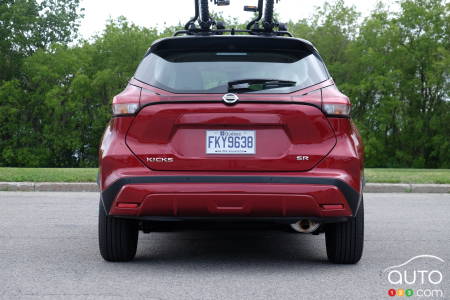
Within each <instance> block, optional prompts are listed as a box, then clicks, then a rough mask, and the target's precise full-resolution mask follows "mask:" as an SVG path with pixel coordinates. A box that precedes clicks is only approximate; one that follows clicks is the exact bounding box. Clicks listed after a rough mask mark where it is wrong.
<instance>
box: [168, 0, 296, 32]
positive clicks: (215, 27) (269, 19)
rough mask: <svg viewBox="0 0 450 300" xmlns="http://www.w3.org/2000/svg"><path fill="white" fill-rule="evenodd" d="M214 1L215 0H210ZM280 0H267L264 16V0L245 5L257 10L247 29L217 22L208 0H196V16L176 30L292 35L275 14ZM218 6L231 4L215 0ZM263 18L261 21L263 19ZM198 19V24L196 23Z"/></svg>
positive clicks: (247, 8) (246, 8)
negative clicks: (253, 4) (181, 28)
mask: <svg viewBox="0 0 450 300" xmlns="http://www.w3.org/2000/svg"><path fill="white" fill-rule="evenodd" d="M210 1H213V0H210ZM275 1H276V2H277V3H278V1H279V0H266V6H265V12H264V18H263V8H264V0H258V6H245V7H244V10H245V11H251V12H257V13H258V15H257V16H256V18H255V19H253V20H251V21H250V22H249V23H248V24H247V29H235V28H231V29H227V28H226V27H225V24H224V23H223V22H216V21H215V20H213V19H212V18H211V16H210V14H209V5H208V0H194V5H195V16H194V17H193V18H192V19H190V20H189V21H188V22H187V23H186V25H185V26H184V30H179V31H177V32H175V34H174V36H177V35H183V34H184V35H203V36H209V35H223V34H226V33H229V34H231V35H235V34H242V33H247V34H250V35H264V36H290V37H293V35H292V34H291V33H290V32H289V31H288V30H287V26H286V25H285V24H283V23H278V22H277V21H276V20H275V19H274V16H273V11H274V3H275ZM214 3H215V4H216V5H218V6H224V5H229V4H230V1H229V0H214ZM262 18H263V20H262V21H261V19H262ZM197 21H198V25H199V26H196V25H195V23H196V22H197Z"/></svg>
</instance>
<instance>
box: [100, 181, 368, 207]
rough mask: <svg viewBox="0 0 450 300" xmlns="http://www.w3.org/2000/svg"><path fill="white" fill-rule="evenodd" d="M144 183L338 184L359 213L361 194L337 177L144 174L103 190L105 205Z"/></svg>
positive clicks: (107, 205)
mask: <svg viewBox="0 0 450 300" xmlns="http://www.w3.org/2000/svg"><path fill="white" fill-rule="evenodd" d="M142 183H267V184H277V183H283V184H322V185H332V186H336V187H337V188H338V189H339V190H340V191H341V192H342V194H343V195H344V197H345V199H346V200H347V203H348V205H349V206H350V208H351V210H352V215H353V216H356V214H357V213H358V208H359V203H360V201H361V196H362V195H361V194H360V193H359V192H357V191H355V190H354V189H353V188H352V187H351V186H349V185H348V184H347V183H345V182H344V181H342V180H339V179H335V178H316V177H293V176H289V177H288V176H144V177H124V178H121V179H119V180H117V181H116V182H114V183H113V184H111V185H110V186H109V187H108V188H107V189H105V190H104V191H102V192H101V199H102V202H103V206H104V207H105V210H106V211H107V212H109V211H110V209H111V206H112V203H113V202H114V199H115V198H116V196H117V194H118V193H119V191H120V189H121V188H122V187H123V186H125V185H127V184H142Z"/></svg>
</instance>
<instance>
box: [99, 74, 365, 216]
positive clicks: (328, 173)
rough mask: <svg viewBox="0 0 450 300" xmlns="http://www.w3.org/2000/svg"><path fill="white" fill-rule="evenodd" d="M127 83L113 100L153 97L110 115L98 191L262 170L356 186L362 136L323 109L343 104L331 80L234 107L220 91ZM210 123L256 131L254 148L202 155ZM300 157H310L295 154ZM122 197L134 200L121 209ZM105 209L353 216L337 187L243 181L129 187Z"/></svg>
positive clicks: (246, 97) (243, 98)
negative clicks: (153, 179) (132, 111)
mask: <svg viewBox="0 0 450 300" xmlns="http://www.w3.org/2000/svg"><path fill="white" fill-rule="evenodd" d="M131 83H132V84H133V85H134V86H131V85H130V86H129V87H128V88H127V89H126V90H125V91H124V92H123V93H121V94H119V95H118V96H117V97H116V98H115V100H114V101H115V103H132V102H136V101H139V102H140V104H141V105H145V104H152V105H149V106H146V107H144V108H143V109H141V111H140V112H139V113H138V114H137V116H136V117H134V116H127V117H117V118H113V119H112V120H111V122H110V124H109V126H108V128H107V130H106V131H105V134H104V137H103V140H102V145H101V148H100V153H99V160H100V178H99V179H100V187H101V189H102V190H105V189H106V188H107V187H108V186H110V185H111V184H112V183H113V182H115V181H116V180H118V179H120V178H123V177H137V176H170V175H172V176H179V175H185V176H205V175H207V176H214V175H221V176H224V175H236V176H257V175H261V176H298V177H326V178H337V179H340V180H342V181H344V182H346V183H347V184H349V185H350V186H351V187H352V188H353V189H355V190H356V191H358V192H361V187H362V175H363V163H364V158H363V145H362V142H361V137H360V135H359V133H358V131H357V129H356V128H355V126H354V125H353V124H352V122H351V120H350V119H347V118H328V117H326V116H325V115H324V114H323V112H322V111H321V109H320V108H321V107H322V105H323V103H349V100H348V98H347V97H346V96H345V95H343V94H342V93H340V92H339V91H338V90H337V89H336V87H335V86H334V85H333V82H332V81H331V80H328V81H326V82H323V83H321V84H319V85H316V86H313V87H310V88H308V89H305V90H302V91H299V92H296V93H292V94H283V95H277V94H270V95H269V94H268V95H260V94H240V95H239V97H240V102H239V103H238V104H236V105H235V106H226V105H225V104H223V103H222V101H221V97H222V95H219V94H211V95H205V94H202V95H193V94H189V95H179V94H171V93H168V92H166V91H163V90H160V89H156V88H153V87H151V86H148V85H145V84H142V83H140V82H138V81H136V80H132V81H131ZM321 88H322V89H321ZM307 93H309V94H307ZM137 99H139V100H137ZM186 101H187V102H189V103H184V102H186ZM193 101H194V102H195V103H190V102H193ZM249 101H250V102H251V101H258V102H259V103H250V102H249ZM202 102H205V103H202ZM264 102H267V103H264ZM274 102H277V103H274ZM305 103H306V104H308V103H309V104H311V105H306V104H305ZM207 129H250V130H256V134H257V139H256V141H257V145H256V151H257V152H256V155H244V156H243V155H226V156H223V155H213V156H208V155H206V154H205V147H206V146H205V142H206V141H205V131H206V130H207ZM296 156H309V157H310V159H309V160H308V161H297V160H296ZM146 157H170V158H173V159H174V162H173V163H155V162H152V163H148V162H147V161H146ZM119 203H137V204H139V206H138V207H137V208H119V207H118V206H117V204H119ZM321 205H332V206H331V207H326V206H321ZM333 205H338V206H340V205H342V206H343V208H342V209H337V207H338V206H333ZM110 213H111V214H113V215H139V216H152V215H153V216H160V215H167V216H220V215H227V216H229V215H237V216H293V215H301V216H322V217H324V216H348V215H351V211H350V209H349V206H348V204H347V203H346V201H345V199H344V197H343V195H342V194H341V192H340V191H339V190H338V189H337V188H336V187H334V186H324V185H305V184H299V185H296V184H239V183H218V184H200V183H177V184H175V183H170V184H131V185H126V186H124V187H123V188H122V190H121V191H120V193H119V194H118V195H117V197H116V199H115V203H114V205H113V206H112V208H111V211H110Z"/></svg>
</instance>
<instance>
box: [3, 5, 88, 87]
mask: <svg viewBox="0 0 450 300" xmlns="http://www.w3.org/2000/svg"><path fill="white" fill-rule="evenodd" d="M79 2H80V1H79V0H58V1H55V0H41V1H37V0H2V1H1V2H0V70H1V72H0V83H1V82H2V81H3V80H11V79H13V78H18V77H19V76H20V73H21V72H20V67H21V62H22V59H23V58H24V57H27V56H30V55H32V54H33V53H34V52H35V51H36V50H38V49H48V47H49V46H50V45H51V44H53V43H64V44H66V43H68V42H70V41H72V40H73V38H74V37H75V32H76V30H77V28H78V18H79V17H80V16H81V10H80V9H79V8H78V6H79Z"/></svg>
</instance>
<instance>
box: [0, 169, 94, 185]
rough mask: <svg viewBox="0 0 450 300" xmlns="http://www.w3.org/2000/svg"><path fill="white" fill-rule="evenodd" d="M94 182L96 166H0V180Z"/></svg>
mask: <svg viewBox="0 0 450 300" xmlns="http://www.w3.org/2000/svg"><path fill="white" fill-rule="evenodd" d="M2 181H3V182H24V181H30V182H96V181H97V168H80V169H75V168H0V182H2Z"/></svg>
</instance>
